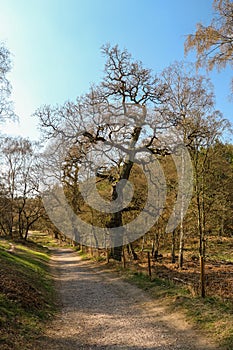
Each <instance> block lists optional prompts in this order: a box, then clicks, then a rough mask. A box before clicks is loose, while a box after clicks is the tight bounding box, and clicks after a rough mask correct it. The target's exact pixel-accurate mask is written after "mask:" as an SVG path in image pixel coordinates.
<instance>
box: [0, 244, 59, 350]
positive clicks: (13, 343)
mask: <svg viewBox="0 0 233 350" xmlns="http://www.w3.org/2000/svg"><path fill="white" fill-rule="evenodd" d="M49 255H50V254H49V249H48V248H46V247H43V246H41V245H39V244H36V243H34V242H20V241H18V242H13V241H10V240H7V239H0V276H1V277H0V348H1V349H2V350H8V349H14V350H18V349H20V350H21V349H32V344H33V341H34V340H35V339H36V338H37V337H39V336H40V335H41V332H42V330H43V327H44V325H45V323H46V321H48V320H49V319H50V318H51V317H52V315H53V314H54V312H55V310H56V305H55V298H54V285H53V280H52V276H51V275H50V272H49V265H48V262H49V259H50V256H49Z"/></svg>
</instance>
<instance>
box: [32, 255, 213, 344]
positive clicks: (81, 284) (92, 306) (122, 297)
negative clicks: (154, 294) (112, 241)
mask: <svg viewBox="0 0 233 350" xmlns="http://www.w3.org/2000/svg"><path fill="white" fill-rule="evenodd" d="M52 264H53V268H54V273H55V277H56V279H57V288H58V292H59V294H60V297H61V302H62V310H61V312H60V313H59V315H58V316H57V317H56V319H55V320H54V321H53V322H52V324H50V325H49V327H48V329H47V331H46V333H45V335H44V336H43V337H42V338H41V339H39V340H38V342H37V344H36V347H35V348H34V349H36V350H41V349H45V350H58V349H60V350H74V349H85V350H87V349H96V350H100V349H103V350H104V349H112V350H113V349H115V350H126V349H127V350H139V349H145V350H146V349H147V350H149V349H153V350H178V349H180V350H202V349H203V350H207V349H211V350H213V349H216V348H214V347H213V346H211V344H210V343H209V342H208V341H206V340H203V339H200V337H199V336H198V334H196V333H195V332H194V331H193V330H192V329H191V327H190V326H189V325H188V324H187V322H185V320H184V319H183V318H182V316H181V315H178V314H172V315H171V314H167V313H166V310H165V309H164V307H163V306H161V305H159V303H158V302H157V301H154V300H152V299H150V298H149V297H148V296H147V295H146V294H145V293H144V292H143V291H142V290H140V289H138V288H137V287H135V286H132V285H130V284H128V283H126V282H124V281H122V280H121V278H119V277H117V276H113V275H112V274H111V273H109V272H105V271H103V269H102V268H99V267H98V266H96V265H95V264H93V263H92V262H88V261H82V260H81V259H80V257H79V256H78V255H77V253H74V252H73V251H72V250H70V249H59V250H56V251H54V254H53V258H52Z"/></svg>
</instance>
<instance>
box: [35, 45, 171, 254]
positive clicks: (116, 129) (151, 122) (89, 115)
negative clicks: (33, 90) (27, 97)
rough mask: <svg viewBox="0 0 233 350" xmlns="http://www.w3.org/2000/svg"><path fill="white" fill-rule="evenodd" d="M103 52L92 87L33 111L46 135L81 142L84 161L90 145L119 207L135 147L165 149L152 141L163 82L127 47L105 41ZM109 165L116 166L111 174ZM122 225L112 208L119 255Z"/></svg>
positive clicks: (119, 214) (137, 149) (115, 250)
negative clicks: (68, 99)
mask: <svg viewBox="0 0 233 350" xmlns="http://www.w3.org/2000/svg"><path fill="white" fill-rule="evenodd" d="M102 51H103V54H104V55H105V57H106V64H105V76H104V78H103V81H102V82H101V83H100V84H99V85H98V86H95V87H92V89H91V91H90V93H89V94H87V95H86V96H84V97H82V98H81V99H79V100H77V103H66V104H65V105H64V106H62V107H60V108H51V107H49V106H46V107H44V108H42V109H40V110H39V111H37V113H36V114H37V115H38V116H39V118H40V120H41V124H42V128H43V130H44V131H45V133H46V134H47V135H48V136H50V137H53V138H54V137H60V138H61V140H62V143H63V145H64V142H67V145H68V144H70V142H71V141H73V142H75V144H76V145H80V149H83V150H84V149H85V147H84V145H86V150H88V152H87V154H86V157H84V159H85V162H86V166H88V167H89V166H91V162H93V159H92V160H90V158H88V157H89V155H90V154H91V149H92V150H93V151H95V152H96V156H95V158H94V162H95V164H97V163H98V161H101V162H102V164H101V165H102V169H100V168H99V170H97V172H96V173H97V175H98V176H104V175H106V173H107V176H108V178H109V181H110V182H111V187H112V198H111V199H112V203H114V204H115V203H118V204H116V205H118V207H119V208H120V207H121V205H120V204H121V201H122V198H123V191H124V188H125V186H124V185H123V186H122V187H121V186H118V184H122V183H125V182H124V181H125V180H128V179H129V176H130V173H131V170H132V168H133V164H134V161H135V159H136V157H137V155H138V154H139V153H140V151H141V152H142V151H143V150H145V149H148V150H150V152H151V154H152V153H153V154H160V153H161V152H163V151H164V147H163V146H161V145H157V144H156V143H155V141H156V139H157V131H158V129H159V128H160V127H162V126H161V125H162V122H161V118H160V115H159V114H158V112H156V109H157V107H158V105H159V104H160V103H161V99H162V96H163V95H164V91H165V89H166V85H164V84H162V83H161V82H160V81H159V79H158V78H157V77H156V76H154V75H153V74H152V72H151V71H150V70H149V69H146V68H144V67H143V65H142V63H141V62H138V61H134V60H133V59H132V57H131V55H130V54H129V53H128V52H127V50H123V51H121V50H120V49H119V47H118V46H114V47H111V46H110V45H106V46H104V47H103V49H102ZM163 128H164V125H163ZM88 145H89V146H88ZM84 153H85V152H84ZM97 154H98V155H97ZM113 168H114V169H115V170H116V171H115V173H114V176H112V169H113ZM103 169H105V171H104V172H103V171H102V170H103ZM103 173H104V174H103ZM122 180H123V182H122ZM99 201H100V199H99ZM100 202H101V201H100ZM101 203H102V202H101ZM115 209H116V208H115ZM123 226H124V223H123V210H122V209H119V210H113V212H112V213H111V220H110V222H109V229H110V231H111V228H117V229H118V233H117V235H113V236H114V237H112V238H111V241H112V246H113V248H112V256H113V257H114V258H115V259H118V260H120V259H121V250H122V244H123V236H124V228H123Z"/></svg>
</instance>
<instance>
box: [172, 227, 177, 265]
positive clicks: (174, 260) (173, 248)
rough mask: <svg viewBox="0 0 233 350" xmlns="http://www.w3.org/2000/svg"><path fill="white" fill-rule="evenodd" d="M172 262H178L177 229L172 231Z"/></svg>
mask: <svg viewBox="0 0 233 350" xmlns="http://www.w3.org/2000/svg"><path fill="white" fill-rule="evenodd" d="M171 258H172V259H171V262H172V264H175V262H176V230H173V231H172V249H171Z"/></svg>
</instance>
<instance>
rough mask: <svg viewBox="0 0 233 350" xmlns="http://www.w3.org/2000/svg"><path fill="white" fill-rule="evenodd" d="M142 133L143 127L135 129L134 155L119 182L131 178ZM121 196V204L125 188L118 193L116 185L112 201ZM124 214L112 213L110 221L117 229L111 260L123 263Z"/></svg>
mask: <svg viewBox="0 0 233 350" xmlns="http://www.w3.org/2000/svg"><path fill="white" fill-rule="evenodd" d="M140 133H141V127H135V128H134V130H133V133H132V138H131V142H130V147H129V151H131V152H132V153H131V154H130V155H128V156H127V157H126V160H125V162H124V164H123V166H122V169H121V172H120V176H119V179H118V182H120V181H121V180H128V179H129V176H130V172H131V169H132V167H133V161H134V147H135V144H136V143H137V141H138V139H139V136H140ZM118 196H120V202H123V186H122V187H121V189H119V188H118V192H117V191H116V183H115V184H114V185H113V186H112V200H113V201H114V200H116V199H117V198H118ZM122 214H123V211H122V210H119V211H118V212H116V213H112V217H111V220H110V224H109V227H110V228H112V229H113V228H116V230H114V231H113V233H112V234H111V244H112V248H111V258H113V259H115V260H118V261H121V256H122V246H123V244H124V234H125V229H124V227H123V221H122Z"/></svg>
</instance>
